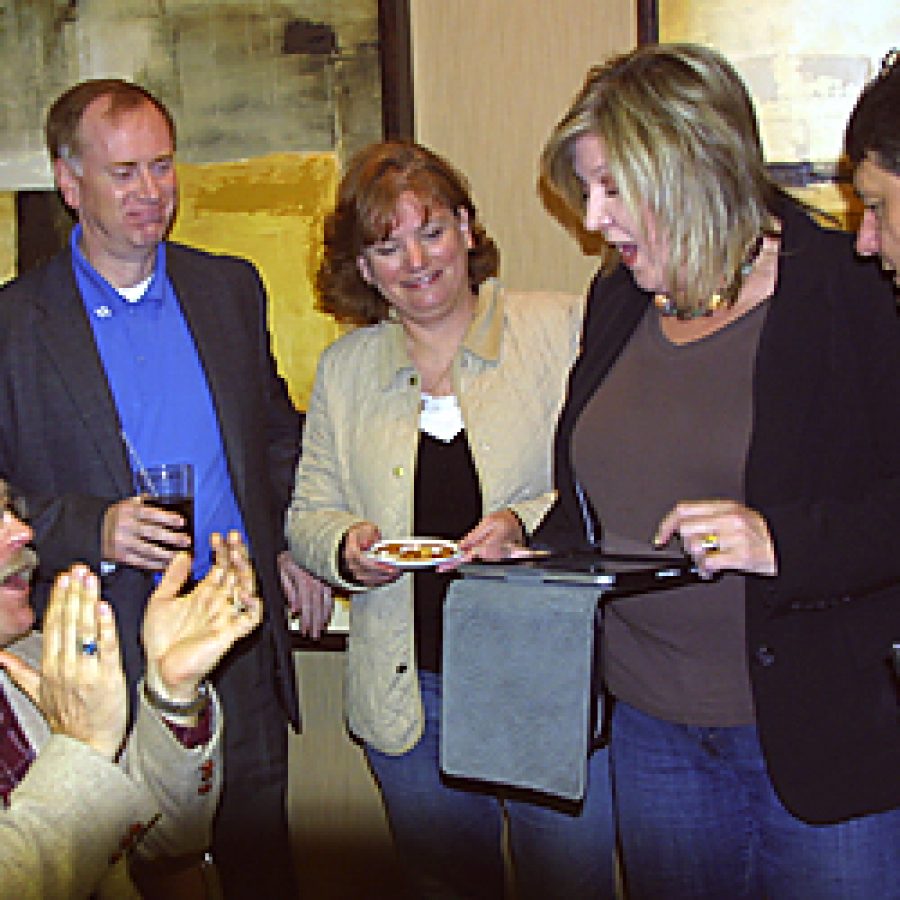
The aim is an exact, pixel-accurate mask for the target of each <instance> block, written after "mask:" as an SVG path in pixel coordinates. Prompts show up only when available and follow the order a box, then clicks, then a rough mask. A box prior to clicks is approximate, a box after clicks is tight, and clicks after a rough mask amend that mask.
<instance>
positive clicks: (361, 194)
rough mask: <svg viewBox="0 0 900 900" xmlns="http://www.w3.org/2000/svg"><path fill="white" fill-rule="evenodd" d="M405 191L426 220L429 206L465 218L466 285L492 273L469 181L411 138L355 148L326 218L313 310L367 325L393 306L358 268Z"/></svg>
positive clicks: (495, 263)
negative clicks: (467, 243) (461, 212)
mask: <svg viewBox="0 0 900 900" xmlns="http://www.w3.org/2000/svg"><path fill="white" fill-rule="evenodd" d="M406 192H410V193H412V194H414V195H415V196H416V198H417V199H418V200H419V202H420V203H421V204H422V207H423V214H424V215H425V217H426V219H427V218H428V216H429V215H430V214H431V212H432V210H433V209H448V210H451V211H452V212H453V213H454V214H458V213H459V210H461V209H464V210H465V211H466V213H467V214H468V222H469V234H470V235H471V239H472V247H471V249H470V250H469V251H468V271H469V283H470V285H471V287H472V289H473V290H474V291H477V290H478V288H479V286H480V285H481V284H482V282H484V281H485V280H486V279H487V278H490V277H491V276H493V275H496V274H497V271H498V268H499V263H500V256H499V252H498V250H497V247H496V245H495V244H494V242H493V240H492V239H491V238H490V237H489V236H488V234H487V232H486V231H485V229H484V227H483V226H482V225H481V224H480V222H479V221H478V217H477V213H476V210H475V205H474V203H473V202H472V198H471V196H470V193H469V186H468V182H467V181H466V179H465V177H464V176H463V175H462V174H461V173H460V172H458V171H457V170H456V169H455V168H454V167H453V166H451V165H450V163H448V162H447V161H446V160H444V159H442V158H441V157H440V156H438V155H437V154H436V153H434V152H432V151H431V150H428V149H426V148H425V147H423V146H421V145H419V144H416V143H413V142H412V141H382V142H380V143H375V144H370V145H369V146H367V147H365V148H363V149H362V150H360V151H359V152H358V153H357V154H356V155H355V156H354V157H353V158H352V159H351V160H350V162H349V164H348V166H347V169H346V171H345V173H344V175H343V177H342V178H341V182H340V184H339V185H338V190H337V198H336V202H335V206H334V209H333V210H332V211H331V212H330V213H329V214H328V215H327V216H326V218H325V234H324V252H323V256H322V261H321V263H320V265H319V268H318V271H317V273H316V291H317V295H318V304H317V306H318V308H319V309H320V310H322V311H323V312H326V313H329V314H330V315H332V316H334V317H335V318H336V319H338V321H341V322H348V323H354V324H371V323H373V322H380V321H382V320H383V319H386V318H387V317H388V314H389V312H390V307H389V304H388V302H387V301H386V300H385V299H384V297H382V295H381V294H380V292H379V291H378V289H377V288H376V287H375V286H373V285H370V284H368V283H367V282H366V281H365V280H364V279H363V277H362V275H361V274H360V271H359V259H360V256H361V255H362V254H363V252H364V251H365V249H366V248H367V247H369V246H370V245H372V244H374V243H377V242H378V241H382V240H385V239H386V238H388V237H389V236H390V233H391V230H392V229H393V228H394V226H395V224H396V207H397V201H398V200H399V198H400V195H401V194H403V193H406Z"/></svg>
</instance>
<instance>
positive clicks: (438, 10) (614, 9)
mask: <svg viewBox="0 0 900 900" xmlns="http://www.w3.org/2000/svg"><path fill="white" fill-rule="evenodd" d="M410 7H411V10H410V19H411V23H410V24H411V35H412V55H413V85H414V93H415V127H416V138H417V139H418V140H419V141H421V142H422V143H424V144H427V145H428V146H430V147H431V148H433V149H434V150H436V151H438V152H439V153H441V154H443V155H444V156H446V157H448V158H449V159H450V160H451V162H453V163H454V164H455V165H456V166H457V167H458V168H460V169H461V170H462V171H463V172H464V173H465V174H466V175H467V176H468V177H469V180H470V181H471V184H472V193H473V195H474V198H475V203H476V205H477V206H478V207H479V210H480V213H481V216H482V218H483V219H484V222H485V224H486V225H487V228H488V230H489V232H490V233H491V234H492V235H493V237H494V238H495V240H496V241H497V243H498V244H499V246H500V250H501V253H502V268H501V276H502V278H503V280H504V282H505V283H506V284H507V285H509V286H511V287H517V288H525V289H533V288H534V289H536V288H549V289H559V290H569V291H574V292H579V293H580V292H581V291H582V290H583V289H584V287H585V285H586V284H587V281H588V279H589V278H590V275H591V274H592V273H593V271H594V270H595V268H596V265H595V262H594V260H592V259H590V258H588V257H585V256H584V255H583V254H582V253H581V251H580V250H579V248H578V245H577V244H576V243H575V242H574V241H573V240H572V238H571V237H570V236H569V235H568V234H567V233H566V232H565V231H564V230H563V228H562V227H561V226H560V225H559V224H558V223H557V222H556V221H555V220H554V219H552V218H551V217H550V216H549V214H548V213H547V212H546V211H545V209H544V207H543V206H542V204H541V202H540V200H539V199H538V196H537V192H536V187H535V185H536V179H537V160H538V156H539V154H540V150H541V147H542V146H543V142H544V140H545V138H546V137H547V134H548V133H549V131H550V129H551V128H552V126H553V124H554V123H555V122H556V120H557V119H558V118H559V116H560V114H561V113H562V112H563V111H564V109H565V107H566V105H567V104H568V103H569V101H570V100H571V99H572V97H573V96H574V94H575V91H576V90H577V89H578V87H580V85H581V82H582V80H583V78H584V74H585V72H586V70H587V68H588V66H589V65H591V64H593V63H596V62H600V61H601V60H602V59H603V58H605V57H607V56H609V55H611V54H613V53H616V52H622V51H624V50H628V49H630V48H631V47H633V46H634V44H635V41H636V36H637V21H636V14H635V7H636V4H635V2H634V0H447V2H440V3H438V2H435V0H411V3H410Z"/></svg>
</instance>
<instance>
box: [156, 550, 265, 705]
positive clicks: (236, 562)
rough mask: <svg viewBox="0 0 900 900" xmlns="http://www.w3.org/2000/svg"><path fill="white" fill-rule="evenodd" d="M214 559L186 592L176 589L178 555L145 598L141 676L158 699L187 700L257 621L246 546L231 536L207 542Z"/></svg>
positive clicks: (186, 565) (258, 606) (258, 605)
mask: <svg viewBox="0 0 900 900" xmlns="http://www.w3.org/2000/svg"><path fill="white" fill-rule="evenodd" d="M212 546H213V550H214V552H215V562H214V564H213V566H212V568H211V569H210V570H209V573H208V574H207V575H206V577H205V578H204V579H203V580H202V581H201V582H200V583H199V584H198V585H197V586H196V587H195V588H194V589H193V590H192V591H190V593H188V594H184V595H180V596H179V594H178V592H179V590H180V589H181V588H182V586H183V585H184V583H185V581H186V580H187V577H188V575H189V574H190V569H191V558H190V556H189V555H188V554H187V553H179V554H177V556H176V557H175V559H174V560H172V562H171V563H170V564H169V567H168V568H167V569H166V571H165V573H164V574H163V577H162V579H161V581H160V583H159V585H158V586H157V588H156V590H155V591H154V592H153V594H152V595H151V596H150V599H149V601H148V602H147V609H146V611H145V613H144V622H143V626H142V639H143V643H144V653H145V656H146V659H147V672H146V676H145V677H146V679H147V683H148V684H149V685H150V688H151V689H152V690H153V691H154V692H155V693H156V694H158V695H160V696H161V697H163V698H165V699H168V700H173V701H176V702H181V703H188V702H190V701H191V700H193V699H194V698H196V696H197V690H198V688H199V685H200V683H201V682H202V681H203V679H204V678H206V677H207V676H208V675H209V674H210V672H212V670H213V669H214V668H215V667H216V665H217V664H218V662H219V661H220V660H221V659H222V657H223V656H224V655H225V654H226V653H227V652H228V651H229V650H230V649H231V648H232V647H233V646H234V644H235V643H236V642H237V641H239V640H240V639H241V638H243V637H246V636H247V635H248V634H250V633H251V632H252V631H253V630H254V629H255V628H256V627H257V626H258V625H259V623H260V622H261V621H262V617H263V604H262V600H261V599H260V597H259V596H258V595H257V593H256V578H255V575H254V572H253V567H252V566H251V564H250V561H249V556H248V554H247V549H246V547H245V546H244V544H243V541H242V540H241V539H240V536H239V535H237V534H231V535H229V536H228V539H227V540H226V541H223V540H222V539H221V537H219V536H216V537H215V538H214V539H213V541H212Z"/></svg>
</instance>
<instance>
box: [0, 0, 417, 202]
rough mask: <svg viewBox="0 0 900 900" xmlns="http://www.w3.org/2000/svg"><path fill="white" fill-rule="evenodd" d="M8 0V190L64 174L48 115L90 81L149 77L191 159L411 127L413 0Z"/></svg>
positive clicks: (2, 160) (2, 20)
mask: <svg viewBox="0 0 900 900" xmlns="http://www.w3.org/2000/svg"><path fill="white" fill-rule="evenodd" d="M137 6H138V5H136V4H122V3H120V2H118V0H91V2H89V3H79V4H73V3H61V2H59V0H10V2H7V3H3V4H2V5H0V49H2V52H0V72H2V75H3V77H2V78H0V126H2V127H0V189H6V190H17V189H21V188H48V187H50V186H51V185H52V179H51V176H50V170H49V165H48V163H47V160H46V154H45V152H44V140H43V120H44V115H45V111H46V109H47V107H48V105H49V104H50V102H51V101H52V100H53V99H54V98H55V97H56V96H58V95H59V94H60V93H61V92H62V91H63V90H65V88H66V87H67V86H68V85H70V84H74V83H76V82H78V81H80V80H82V79H85V78H92V77H121V78H126V79H128V80H132V81H136V82H137V83H139V84H141V85H143V86H144V87H147V88H149V89H150V90H151V91H152V92H153V93H154V94H156V95H157V96H159V97H160V98H161V99H162V100H163V102H165V103H166V105H167V106H168V107H169V108H170V109H171V110H172V112H173V114H174V117H175V121H176V122H177V123H178V144H179V159H180V160H181V161H183V162H186V163H210V162H220V161H223V160H234V159H244V158H250V157H255V156H261V155H263V154H266V153H273V152H275V153H278V152H296V151H304V152H326V151H329V150H337V151H339V152H340V153H341V154H342V155H346V154H347V153H349V152H352V151H353V150H354V149H355V148H357V147H359V146H361V145H363V144H365V143H368V142H370V141H372V140H376V139H378V138H380V137H381V136H382V135H388V136H392V137H395V136H410V135H411V133H412V90H411V85H410V65H409V0H278V2H277V3H276V2H273V0H247V2H244V3H241V4H235V3H234V2H232V0H205V2H202V3H184V4H156V3H153V4H143V7H144V8H143V10H142V11H137Z"/></svg>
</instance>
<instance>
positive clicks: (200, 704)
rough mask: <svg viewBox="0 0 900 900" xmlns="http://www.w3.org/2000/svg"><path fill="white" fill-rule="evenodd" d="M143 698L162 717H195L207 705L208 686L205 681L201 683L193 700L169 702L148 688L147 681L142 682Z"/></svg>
mask: <svg viewBox="0 0 900 900" xmlns="http://www.w3.org/2000/svg"><path fill="white" fill-rule="evenodd" d="M144 696H145V697H146V698H147V702H148V703H149V704H150V705H151V706H152V707H153V708H154V709H155V710H157V712H161V713H162V714H163V715H167V716H196V715H198V714H199V713H200V712H202V711H203V709H204V707H205V706H206V705H207V703H209V684H208V682H206V681H201V682H200V685H199V686H198V687H197V696H196V697H194V699H193V700H188V701H186V702H185V701H182V700H169V699H168V698H166V697H162V696H160V695H159V694H157V693H156V691H154V690H153V688H152V687H150V685H149V683H148V682H147V681H144Z"/></svg>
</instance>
